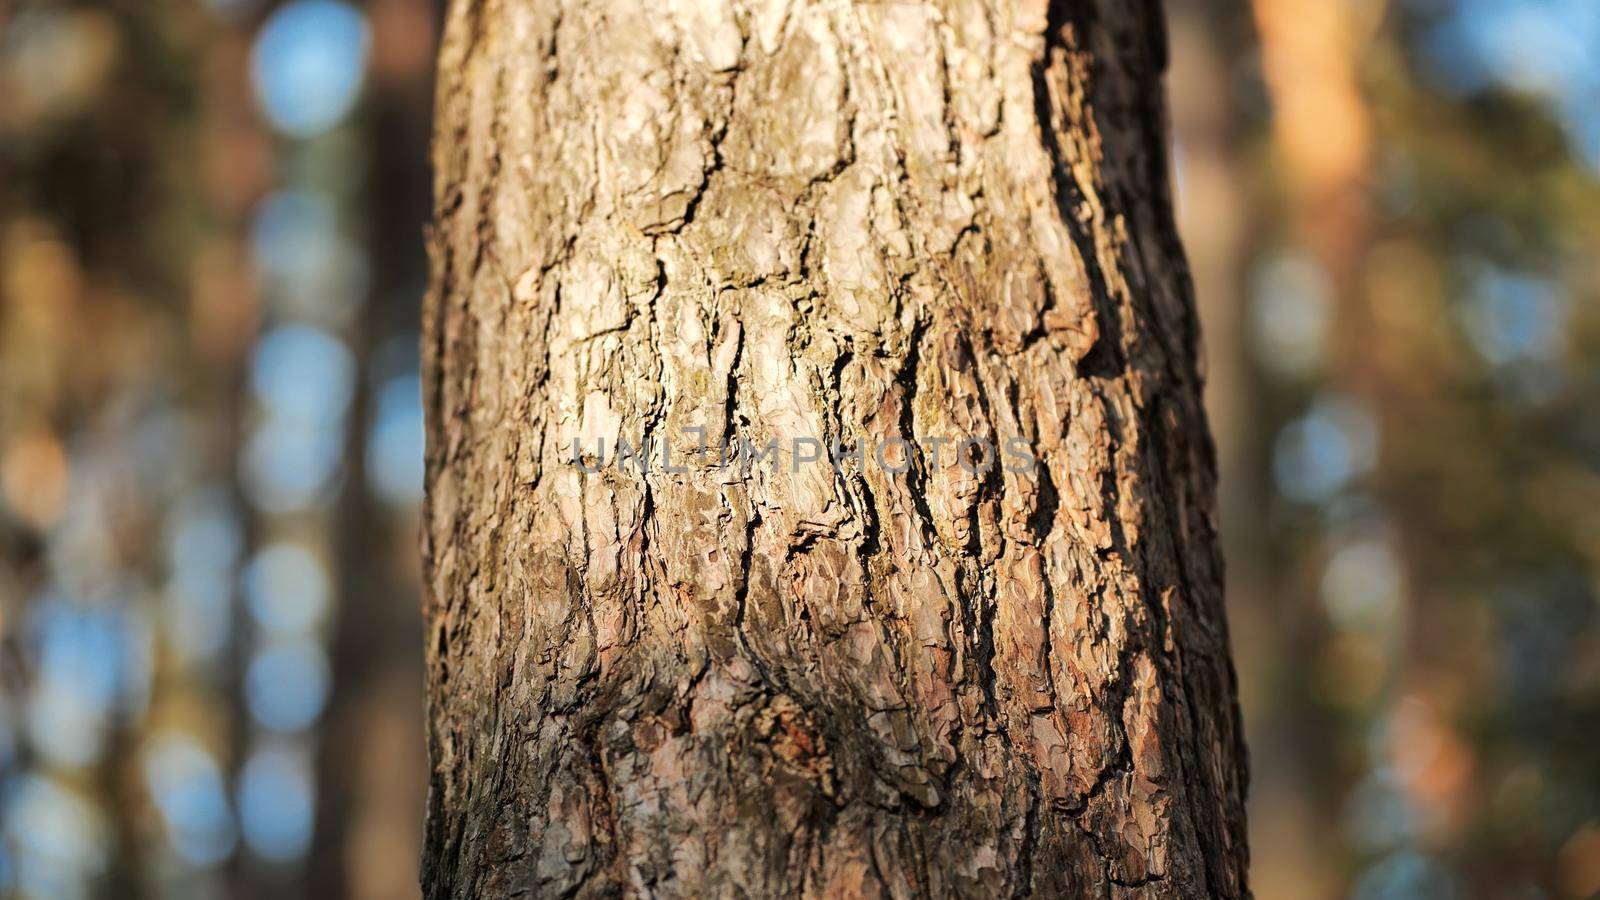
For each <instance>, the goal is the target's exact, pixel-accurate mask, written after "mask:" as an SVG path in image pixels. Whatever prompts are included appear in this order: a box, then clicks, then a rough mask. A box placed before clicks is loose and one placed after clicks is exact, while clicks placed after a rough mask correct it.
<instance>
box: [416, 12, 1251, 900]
mask: <svg viewBox="0 0 1600 900" xmlns="http://www.w3.org/2000/svg"><path fill="white" fill-rule="evenodd" d="M1163 27H1164V26H1163V24H1162V22H1161V20H1160V12H1159V8H1158V5H1157V4H1156V3H1155V2H1153V0H1150V2H1132V3H1129V2H1122V0H1077V2H1055V3H1050V4H1046V3H1044V2H1018V3H1012V2H1004V0H938V2H897V3H872V4H869V3H850V2H844V0H832V2H805V0H747V2H742V0H728V2H712V0H705V2H696V0H676V2H667V3H664V4H656V3H645V2H643V0H562V2H554V0H552V2H532V0H488V2H468V0H455V2H453V3H452V4H451V6H450V10H449V13H448V21H447V27H446V34H445V38H444V43H443V47H442V52H441V62H440V85H439V92H438V106H437V116H438V121H437V131H436V138H435V147H434V161H435V165H436V173H437V174H436V179H437V180H436V185H435V194H436V198H435V199H436V203H437V222H436V225H435V228H434V230H433V232H432V235H431V239H430V244H431V251H432V254H433V277H432V285H431V289H430V292H429V296H428V300H427V303H426V306H425V311H424V337H423V343H424V369H425V371H424V391H425V394H426V404H427V409H428V414H429V420H428V451H427V480H428V499H427V504H426V510H425V515H424V524H423V531H424V535H423V551H424V556H425V565H426V571H427V591H426V594H427V596H426V600H425V606H426V608H425V613H426V616H427V640H428V646H427V654H428V669H429V719H430V729H429V746H430V751H431V755H432V784H431V791H430V801H429V810H428V825H427V845H426V849H425V856H424V862H423V883H424V892H425V894H426V895H427V896H429V897H469V896H509V895H519V894H521V895H534V896H585V897H587V896H612V895H618V894H627V895H660V896H667V897H699V896H738V895H744V896H760V897H770V896H791V895H798V896H840V897H849V896H880V895H881V896H895V897H908V896H928V897H941V896H1020V895H1030V894H1033V895H1042V896H1067V897H1076V896H1094V897H1102V896H1106V897H1240V896H1245V895H1247V889H1246V887H1245V868H1246V861H1247V853H1246V849H1245V838H1244V813H1243V799H1242V798H1243V793H1244V757H1243V746H1242V740H1241V735H1240V725H1239V717H1238V712H1237V709H1236V704H1235V701H1234V676H1233V672H1232V669H1231V663H1230V661H1229V656H1228V645H1227V633H1226V626H1225V623H1224V619H1223V609H1222V587H1221V585H1222V571H1221V562H1220V559H1219V555H1218V550H1217V547H1218V540H1217V534H1216V524H1215V504H1214V493H1215V485H1214V481H1215V476H1214V471H1215V462H1214V459H1213V451H1212V447H1211V443H1210V438H1209V436H1208V434H1207V432H1206V425H1205V421H1204V417H1203V413H1202V411H1201V408H1200V379H1199V375H1198V371H1197V355H1198V339H1197V333H1196V323H1195V315H1194V308H1193V302H1192V297H1191V289H1190V285H1189V279H1188V275H1187V271H1186V268H1185V264H1184V260H1183V256H1182V251H1181V248H1180V247H1179V244H1178V241H1177V237H1176V233H1175V230H1174V226H1173V221H1172V214H1171V209H1170V198H1169V187H1168V175H1167V154H1166V148H1165V135H1164V129H1165V124H1164V116H1165V114H1164V107H1163V101H1162V93H1161V83H1160V79H1161V72H1162V70H1163V68H1164V66H1165V52H1166V51H1165V45H1164V31H1163ZM696 429H704V432H703V433H704V434H705V435H706V439H707V440H708V441H710V442H711V443H713V444H715V443H717V442H718V441H721V440H731V441H734V442H738V441H749V442H750V443H752V444H754V445H756V446H761V447H764V446H765V445H766V444H767V442H768V441H769V440H772V439H777V440H778V441H779V442H780V447H781V448H782V449H781V450H780V453H779V456H778V459H777V460H776V462H774V461H771V460H768V461H765V462H764V463H762V464H758V465H755V466H752V467H750V468H749V469H748V470H746V469H745V468H744V467H743V466H740V465H737V464H735V465H730V466H720V465H718V464H717V460H716V459H715V458H706V457H704V456H701V455H699V454H697V453H696V449H697V444H698V442H699V435H700V434H701V433H702V432H697V431H696ZM967 436H975V437H979V438H983V439H985V440H987V441H989V442H991V443H992V444H993V445H994V446H996V447H1000V446H1003V445H1004V442H1005V441H1006V439H1008V438H1012V437H1020V438H1022V439H1023V440H1025V441H1026V443H1027V445H1028V446H1029V447H1030V448H1031V453H1032V454H1033V455H1034V456H1035V457H1036V458H1037V463H1036V465H1034V466H1033V467H1032V468H1031V470H1029V471H1023V472H1015V471H1005V470H1004V469H1003V468H1002V467H1000V466H998V465H997V466H995V467H994V468H991V469H990V470H989V471H987V472H980V473H976V474H975V473H973V472H971V471H969V468H968V467H967V466H964V465H962V464H961V461H960V460H958V459H957V458H956V454H955V453H953V452H951V451H950V445H947V446H946V447H945V452H943V453H942V454H941V458H940V459H939V460H937V462H935V460H934V459H933V455H932V453H931V452H929V450H930V447H931V445H932V444H933V443H935V441H934V439H936V438H962V437H967ZM797 437H812V438H816V439H817V440H818V441H819V442H821V443H822V444H823V445H828V444H831V443H833V442H838V443H839V444H840V445H841V446H842V447H844V448H846V449H848V448H851V447H856V446H860V447H864V448H865V449H866V453H865V455H864V458H863V459H862V460H861V461H859V462H857V461H854V460H846V461H845V462H844V463H843V464H842V466H840V467H839V469H838V470H836V469H835V468H834V467H833V466H831V465H829V464H828V463H827V462H826V461H822V462H810V463H800V464H795V462H794V460H793V459H792V458H791V456H790V453H789V450H790V448H791V447H792V444H791V441H792V439H794V438H797ZM619 438H621V439H625V440H627V441H628V442H629V443H631V444H632V445H633V446H635V447H637V446H639V445H640V444H641V443H643V442H644V441H646V440H648V441H651V442H653V443H654V444H655V446H656V448H657V450H656V463H655V465H654V466H653V467H652V468H651V470H650V471H648V472H644V473H641V472H639V471H637V470H636V469H635V468H633V467H631V466H618V465H616V463H617V460H616V459H615V456H614V452H613V454H612V457H611V459H610V460H608V463H607V465H605V466H604V467H602V468H601V469H600V470H599V471H596V472H586V471H584V470H583V468H581V467H579V466H576V465H574V464H573V463H572V459H571V457H572V444H573V440H574V439H580V440H582V441H583V442H584V443H583V445H582V446H584V447H585V448H587V450H586V451H585V452H588V453H589V454H590V455H591V456H592V455H593V452H592V451H593V448H594V447H595V445H596V444H597V443H598V442H601V441H604V442H605V443H606V445H607V447H608V448H615V446H616V442H617V440H618V439H619ZM886 438H903V439H905V440H907V441H909V442H910V443H911V444H912V445H914V446H915V447H918V448H921V450H918V451H914V452H911V453H910V454H909V455H908V457H907V458H904V459H903V458H902V457H901V456H899V455H898V453H897V450H896V448H897V447H898V445H890V448H891V449H890V451H889V453H888V457H887V460H886V461H887V462H888V463H889V465H888V466H882V465H879V464H878V461H877V460H875V459H874V452H873V450H874V448H876V447H877V446H879V444H880V443H881V442H882V441H883V440H884V439H886ZM663 443H665V444H666V446H667V447H668V448H669V451H668V452H669V453H670V457H671V459H672V464H673V466H674V468H682V469H685V470H686V471H670V470H667V469H666V468H665V467H664V466H663V465H661V464H660V461H659V455H660V447H661V445H662V444H663ZM902 463H908V464H907V465H904V466H902ZM901 468H904V471H893V470H894V469H901Z"/></svg>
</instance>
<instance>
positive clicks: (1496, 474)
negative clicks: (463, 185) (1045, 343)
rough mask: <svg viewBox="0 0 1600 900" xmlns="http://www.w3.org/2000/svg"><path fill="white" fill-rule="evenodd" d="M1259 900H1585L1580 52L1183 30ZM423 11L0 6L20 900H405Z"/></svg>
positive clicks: (1212, 2) (211, 4) (11, 819)
mask: <svg viewBox="0 0 1600 900" xmlns="http://www.w3.org/2000/svg"><path fill="white" fill-rule="evenodd" d="M1167 5H1168V10H1169V17H1170V24H1171V32H1172V68H1171V72H1170V75H1169V85H1170V91H1171V105H1172V109H1173V126H1174V135H1175V148H1174V155H1175V167H1176V173H1177V184H1178V197H1177V204H1178V212H1179V217H1180V222H1181V229H1182V231H1183V234H1184V237H1185V241H1186V244H1187V247H1188V251H1189V256H1190V261H1191V266H1192V269H1193V273H1194V276H1195V282H1196V287H1197V294H1198V298H1199V305H1200V310H1201V316H1202V318H1203V320H1204V326H1205V339H1206V345H1207V361H1206V365H1207V369H1208V372H1209V380H1210V383H1209V390H1208V398H1207V399H1208V403H1209V406H1210V410H1211V416H1212V426H1213V429H1214V431H1215V433H1216V437H1217V441H1218V445H1219V449H1220V453H1221V460H1222V466H1223V496H1222V505H1223V515H1224V534H1225V536H1226V540H1227V547H1226V551H1227V556H1228V562H1229V595H1230V604H1231V610H1232V620H1233V643H1234V652H1235V656H1236V659H1237V663H1238V667H1239V674H1240V679H1241V693H1242V703H1243V706H1244V710H1245V717H1246V724H1247V727H1248V731H1249V736H1250V742H1251V751H1252V770H1253V781H1252V785H1251V796H1250V814H1251V822H1250V830H1251V840H1252V844H1253V847H1252V858H1253V865H1252V869H1253V879H1254V887H1255V889H1256V893H1257V895H1258V896H1260V897H1263V898H1273V900H1275V898H1324V897H1328V898H1331V897H1356V898H1364V900H1373V898H1394V900H1402V898H1457V897H1459V898H1476V897H1484V898H1490V897H1492V898H1543V897H1551V898H1561V897H1573V898H1583V897H1592V896H1595V895H1597V894H1600V751H1597V749H1596V744H1597V742H1600V352H1597V351H1600V304H1597V303H1596V302H1595V301H1596V298H1597V296H1600V268H1597V266H1596V264H1595V261H1594V257H1595V250H1596V248H1600V4H1596V3H1594V2H1593V0H1387V2H1386V0H1253V2H1237V3H1225V2H1222V0H1168V4H1167ZM440 14H441V11H440V9H439V8H438V4H437V2H436V0H369V2H365V3H360V4H356V3H347V2H344V0H288V2H269V0H93V2H89V0H79V2H73V0H53V2H52V0H0V300H3V306H0V823H3V825H0V893H4V894H8V895H10V894H14V895H20V896H26V897H39V898H73V897H98V896H105V897H112V896H114V897H119V898H123V897H139V896H181V897H266V896H319V897H321V896H330V897H331V896H350V897H363V898H365V897H372V898H378V897H403V896H415V894H416V891H417V889H416V862H415V860H416V859H417V856H418V841H419V837H420V831H421V816H422V810H423V803H424V796H425V791H426V784H425V781H426V759H425V755H424V750H423V745H422V727H423V726H422V675H421V629H420V623H419V621H418V608H419V602H418V588H417V578H418V572H417V559H416V556H417V554H416V549H415V548H416V540H415V532H416V509H417V503H418V500H419V497H420V493H421V470H422V467H421V441H422V437H421V435H422V428H421V411H420V406H419V387H418V378H417V347H416V344H417V339H418V334H417V332H418V322H417V316H418V307H419V299H420V296H421V294H422V291H423V283H424V279H425V275H426V263H425V258H424V254H423V250H422V241H421V229H422V225H423V222H424V221H425V219H426V216H427V212H428V205H429V195H430V176H429V174H428V170H427V165H426V153H427V142H428V133H429V106H430V100H431V79H432V72H431V70H432V66H433V50H434V45H435V40H436V29H437V22H438V20H439V18H440Z"/></svg>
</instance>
